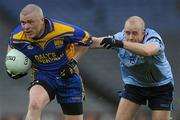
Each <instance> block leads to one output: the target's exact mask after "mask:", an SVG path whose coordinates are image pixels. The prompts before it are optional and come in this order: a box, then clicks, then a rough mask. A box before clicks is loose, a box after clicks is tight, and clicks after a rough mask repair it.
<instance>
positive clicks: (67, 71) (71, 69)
mask: <svg viewBox="0 0 180 120" xmlns="http://www.w3.org/2000/svg"><path fill="white" fill-rule="evenodd" d="M76 67H77V62H76V60H74V59H71V60H70V61H69V62H68V63H67V64H65V65H63V66H61V68H60V77H61V78H62V79H68V78H70V77H72V76H73V75H74V74H75V73H76V72H75V68H76Z"/></svg>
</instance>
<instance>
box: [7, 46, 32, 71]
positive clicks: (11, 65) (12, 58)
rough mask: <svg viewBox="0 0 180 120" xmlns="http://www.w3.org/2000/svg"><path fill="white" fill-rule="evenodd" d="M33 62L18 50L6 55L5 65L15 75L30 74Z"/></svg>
mask: <svg viewBox="0 0 180 120" xmlns="http://www.w3.org/2000/svg"><path fill="white" fill-rule="evenodd" d="M31 64H32V62H31V60H30V59H29V58H28V57H26V56H25V55H24V54H23V53H22V52H20V51H19V50H17V49H11V50H10V51H9V52H8V53H7V55H6V61H5V65H6V68H7V70H8V71H9V72H10V73H13V74H20V73H25V72H28V70H29V69H30V68H31Z"/></svg>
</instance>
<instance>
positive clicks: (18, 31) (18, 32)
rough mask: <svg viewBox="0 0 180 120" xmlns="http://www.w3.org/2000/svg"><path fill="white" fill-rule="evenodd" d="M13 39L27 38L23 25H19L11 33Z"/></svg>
mask: <svg viewBox="0 0 180 120" xmlns="http://www.w3.org/2000/svg"><path fill="white" fill-rule="evenodd" d="M10 38H11V39H16V40H20V39H26V36H25V33H24V31H23V29H22V27H21V25H19V26H17V27H16V28H15V29H14V30H13V31H12V32H11V33H10Z"/></svg>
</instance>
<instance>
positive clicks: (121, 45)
mask: <svg viewBox="0 0 180 120" xmlns="http://www.w3.org/2000/svg"><path fill="white" fill-rule="evenodd" d="M113 44H114V46H115V47H119V48H123V47H124V43H123V41H120V40H116V39H113Z"/></svg>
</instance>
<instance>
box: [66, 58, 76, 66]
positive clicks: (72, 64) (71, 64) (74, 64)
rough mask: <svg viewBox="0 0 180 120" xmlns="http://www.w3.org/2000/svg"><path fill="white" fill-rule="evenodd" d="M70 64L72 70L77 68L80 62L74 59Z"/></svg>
mask: <svg viewBox="0 0 180 120" xmlns="http://www.w3.org/2000/svg"><path fill="white" fill-rule="evenodd" d="M68 64H69V65H70V66H71V67H72V68H75V67H77V64H78V62H77V60H76V59H74V58H72V59H71V60H70V61H69V63H68Z"/></svg>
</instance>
